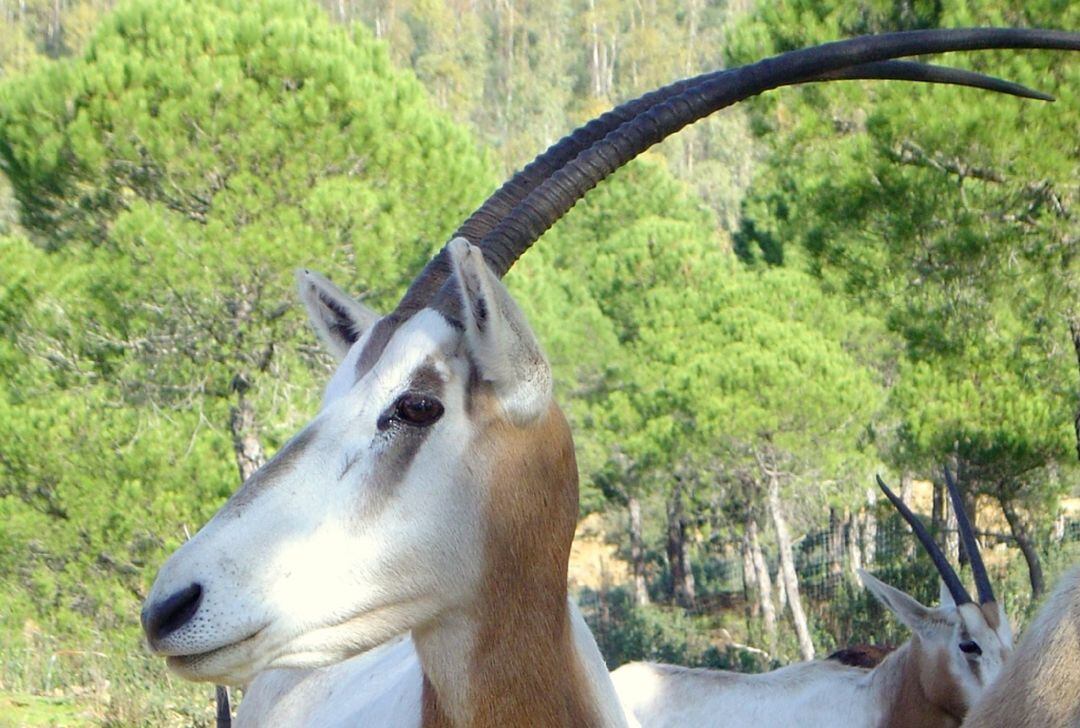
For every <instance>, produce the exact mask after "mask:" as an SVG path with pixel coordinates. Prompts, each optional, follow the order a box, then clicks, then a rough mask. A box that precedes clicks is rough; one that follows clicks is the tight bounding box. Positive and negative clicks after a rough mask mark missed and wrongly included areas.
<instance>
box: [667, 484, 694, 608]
mask: <svg viewBox="0 0 1080 728" xmlns="http://www.w3.org/2000/svg"><path fill="white" fill-rule="evenodd" d="M667 517H668V532H667V557H668V565H669V566H670V567H671V596H672V598H673V599H674V600H675V603H676V604H678V605H679V606H680V607H682V608H684V609H693V608H694V602H695V600H696V595H695V591H696V590H695V588H694V572H693V570H691V568H690V558H689V556H690V552H689V548H688V545H687V543H686V515H685V513H684V511H683V502H682V483H681V482H680V481H679V479H678V478H676V480H675V487H674V489H673V490H672V492H671V498H670V499H669V500H668V507H667Z"/></svg>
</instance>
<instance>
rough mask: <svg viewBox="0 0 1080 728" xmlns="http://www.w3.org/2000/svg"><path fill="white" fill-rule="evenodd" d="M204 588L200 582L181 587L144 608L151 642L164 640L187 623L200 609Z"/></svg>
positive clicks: (147, 632) (144, 624)
mask: <svg viewBox="0 0 1080 728" xmlns="http://www.w3.org/2000/svg"><path fill="white" fill-rule="evenodd" d="M202 595H203V589H202V585H200V584H192V585H191V586H189V587H187V588H185V589H181V590H180V591H178V592H176V593H175V594H173V595H171V596H169V597H168V598H166V599H165V600H163V601H160V602H158V603H157V604H153V605H151V606H149V607H148V608H147V609H144V610H143V613H142V623H143V631H144V632H146V636H147V637H148V638H149V639H150V642H151V644H152V643H154V642H157V641H159V640H163V639H165V638H166V637H168V636H169V635H170V634H172V633H173V632H175V631H176V630H178V629H180V628H181V627H183V626H184V625H185V624H187V623H188V622H189V621H190V620H191V618H192V617H194V616H195V612H197V611H199V604H200V603H201V602H202Z"/></svg>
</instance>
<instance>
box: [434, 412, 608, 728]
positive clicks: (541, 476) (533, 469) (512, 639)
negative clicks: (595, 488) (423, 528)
mask: <svg viewBox="0 0 1080 728" xmlns="http://www.w3.org/2000/svg"><path fill="white" fill-rule="evenodd" d="M476 456H477V462H486V463H490V464H491V467H490V472H489V473H487V476H486V478H485V480H486V481H487V483H488V484H489V485H488V491H489V493H490V499H489V512H488V514H487V516H488V517H487V524H486V529H487V531H486V534H485V553H484V564H485V567H484V572H483V576H482V578H481V583H480V586H479V589H478V594H477V595H476V599H475V600H474V601H473V603H472V604H470V605H469V606H468V607H467V608H465V609H464V610H462V611H461V612H459V613H457V614H454V615H447V616H446V617H445V618H443V619H440V620H439V621H438V623H436V624H434V625H432V626H431V627H430V628H428V629H425V630H416V631H414V637H415V638H416V645H417V650H418V652H419V654H420V660H421V664H422V665H423V669H424V674H425V684H424V703H423V706H424V710H423V725H424V726H428V727H434V726H452V725H470V726H515V725H553V726H554V725H566V726H570V725H573V726H593V725H598V724H599V723H600V718H599V716H598V713H597V711H596V709H595V707H594V706H595V699H594V697H593V692H592V690H591V689H590V687H589V681H588V678H587V675H586V674H585V668H584V666H583V665H582V662H581V659H580V658H579V656H578V653H577V650H576V648H575V643H574V637H573V629H572V625H571V617H570V613H569V608H568V605H567V591H566V570H567V562H568V560H569V556H570V543H571V541H572V540H573V534H574V525H575V523H576V520H577V508H578V501H577V465H576V463H575V460H574V450H573V442H572V440H571V439H570V435H569V428H568V427H567V425H566V421H565V420H564V419H563V416H562V413H561V412H560V411H559V410H558V408H557V407H555V406H554V405H553V406H552V408H551V410H549V412H548V415H547V416H546V417H545V418H542V421H541V422H539V423H537V424H535V425H533V426H531V427H529V428H515V427H511V426H509V425H507V424H505V423H503V422H502V421H501V420H499V419H498V418H497V417H492V418H490V423H489V425H488V426H487V427H486V428H484V429H483V430H482V434H481V435H480V436H479V437H478V439H477V450H476Z"/></svg>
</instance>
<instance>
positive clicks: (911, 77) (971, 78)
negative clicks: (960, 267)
mask: <svg viewBox="0 0 1080 728" xmlns="http://www.w3.org/2000/svg"><path fill="white" fill-rule="evenodd" d="M728 73H730V71H728V70H723V71H713V72H711V73H706V74H702V75H700V76H696V77H694V78H688V79H683V80H682V81H676V82H675V83H672V84H669V85H668V86H664V87H663V88H660V89H657V90H655V91H650V92H649V93H646V94H644V95H642V96H639V97H638V98H636V99H633V100H631V101H627V102H626V103H624V104H622V105H620V106H618V107H616V108H614V109H612V110H610V111H607V112H605V113H603V114H601V115H600V116H598V117H596V118H595V119H593V120H592V121H589V122H588V123H586V124H585V125H583V126H581V127H579V128H577V129H575V130H574V131H573V132H571V133H570V134H568V135H567V136H565V137H563V138H562V139H560V140H559V141H558V142H556V143H555V144H553V145H551V146H550V147H548V149H547V150H546V151H545V152H544V153H543V154H541V155H539V156H537V157H536V158H535V159H534V160H533V161H532V162H530V163H529V164H528V165H527V166H525V167H524V168H523V169H521V170H520V171H518V172H517V173H516V174H515V175H514V176H513V177H512V178H511V179H509V180H508V181H506V182H505V183H503V185H502V186H501V187H500V188H499V189H498V190H496V191H495V192H494V193H492V195H491V196H490V197H488V199H487V200H485V201H484V203H483V204H482V205H481V206H480V207H479V208H477V209H476V210H475V211H474V212H473V213H472V214H471V215H470V216H469V217H468V219H467V220H466V221H465V222H464V223H462V224H461V226H460V227H458V229H457V230H456V231H455V232H454V235H453V236H452V237H454V238H457V237H463V238H465V239H467V240H469V241H470V242H479V241H481V240H483V239H484V237H485V236H487V235H488V234H489V233H490V232H491V231H492V230H493V229H494V228H495V227H496V226H497V225H498V224H499V223H500V222H502V220H503V219H504V218H505V217H506V216H507V215H509V214H510V212H511V211H512V210H513V209H514V207H516V206H517V205H518V204H519V203H520V202H521V201H522V200H524V199H525V198H526V197H527V196H528V195H529V194H530V193H532V192H533V190H535V189H536V188H537V187H539V186H540V185H541V184H542V183H543V182H544V181H545V180H547V179H548V178H549V177H551V175H552V174H554V173H555V172H556V171H558V170H559V169H561V168H562V167H563V166H564V165H566V164H567V163H568V162H570V161H571V160H573V159H574V158H575V157H577V156H578V155H579V154H580V153H581V152H583V151H585V150H586V149H588V148H589V147H590V146H592V145H593V144H594V143H596V142H597V141H600V140H602V139H603V138H604V137H605V136H607V135H608V134H609V133H611V132H612V131H614V130H615V129H617V128H618V127H619V126H621V125H622V124H624V123H626V122H628V121H630V120H632V119H634V118H635V117H637V116H638V115H640V114H641V113H643V112H645V111H647V110H649V109H651V108H653V107H654V106H657V105H659V104H662V103H665V102H666V101H668V100H669V99H672V98H674V97H676V96H679V95H680V94H682V93H684V92H686V91H687V90H689V89H692V88H694V87H696V86H700V85H702V84H705V83H709V82H713V81H715V80H717V79H718V78H720V77H721V76H722V75H724V74H728ZM857 79H861V80H898V81H918V82H923V83H937V84H949V85H954V86H969V87H972V88H980V89H985V90H987V91H995V92H998V93H1004V94H1010V95H1013V96H1020V97H1023V98H1030V99H1038V100H1041V101H1053V97H1052V96H1049V95H1047V94H1044V93H1041V92H1039V91H1035V90H1032V89H1030V88H1027V87H1026V86H1022V85H1020V84H1016V83H1012V82H1009V81H1004V80H1001V79H998V78H994V77H992V76H986V75H983V74H981V73H975V72H973V71H966V70H963V69H956V68H949V67H944V66H936V65H932V64H927V63H913V62H910V61H878V62H873V63H865V64H861V65H857V66H853V67H851V68H840V69H836V70H833V71H829V72H827V73H823V74H820V75H819V76H816V77H812V78H808V79H806V81H808V82H809V81H842V80H857ZM448 273H449V265H448V264H447V262H446V259H445V256H444V255H443V254H442V252H441V251H440V253H439V254H438V255H436V257H435V258H434V259H433V260H432V261H431V262H430V263H428V265H427V266H426V267H425V268H424V270H423V271H422V272H421V273H420V275H418V276H417V277H416V279H415V280H414V281H413V283H412V285H410V286H409V290H408V292H407V293H406V294H405V296H404V298H403V299H402V302H401V303H400V304H399V306H398V310H399V311H401V312H407V311H411V310H415V309H417V308H420V307H422V306H423V305H424V304H426V302H427V301H428V300H430V298H431V296H432V295H434V293H435V292H436V291H437V290H438V289H439V287H440V286H441V285H442V283H443V281H444V280H445V279H446V276H447V275H448Z"/></svg>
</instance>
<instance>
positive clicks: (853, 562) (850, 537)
mask: <svg viewBox="0 0 1080 728" xmlns="http://www.w3.org/2000/svg"><path fill="white" fill-rule="evenodd" d="M864 516H865V511H861V512H858V513H851V512H850V511H848V512H847V513H846V514H845V518H844V545H845V546H846V547H847V558H848V567H849V571H850V575H851V577H852V578H855V575H856V574H858V573H859V569H861V568H862V567H863V563H862V555H863V551H862V521H863V517H864Z"/></svg>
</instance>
